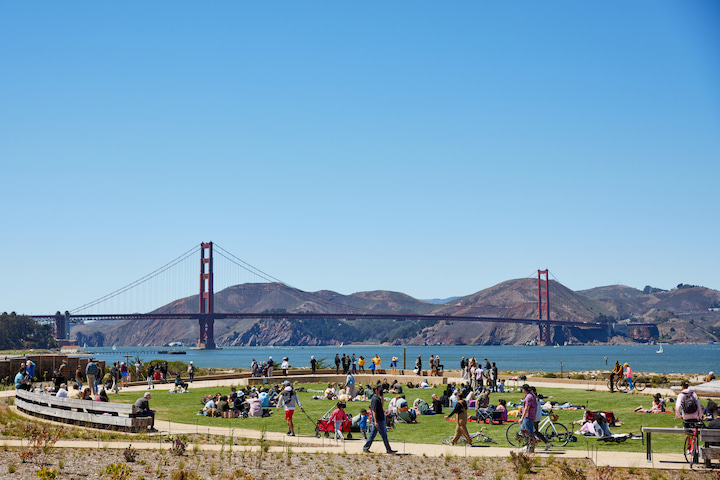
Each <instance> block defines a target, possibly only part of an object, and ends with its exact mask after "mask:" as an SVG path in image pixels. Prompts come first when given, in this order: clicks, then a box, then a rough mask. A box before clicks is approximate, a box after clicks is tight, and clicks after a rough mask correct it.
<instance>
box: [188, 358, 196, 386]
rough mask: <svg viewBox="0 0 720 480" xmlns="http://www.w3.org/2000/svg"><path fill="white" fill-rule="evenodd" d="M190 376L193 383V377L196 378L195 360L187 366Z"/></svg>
mask: <svg viewBox="0 0 720 480" xmlns="http://www.w3.org/2000/svg"><path fill="white" fill-rule="evenodd" d="M187 372H188V377H190V383H192V381H193V379H194V378H195V365H193V362H192V361H191V362H190V365H188V368H187Z"/></svg>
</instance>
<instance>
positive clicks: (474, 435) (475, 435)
mask: <svg viewBox="0 0 720 480" xmlns="http://www.w3.org/2000/svg"><path fill="white" fill-rule="evenodd" d="M484 430H485V427H482V428H481V429H480V431H478V432H475V433H471V434H470V438H471V439H472V440H473V441H475V440H476V439H478V440H482V441H483V442H490V443H498V442H496V441H495V440H493V439H492V438H491V437H489V436H488V435H486V434H485V433H484V432H483V431H484ZM454 437H455V435H448V436H447V437H443V438H442V440H441V441H442V443H444V444H445V445H452V439H453V438H454ZM466 443H467V440H466V439H465V437H460V439H459V440H458V441H457V443H456V444H455V445H464V444H466Z"/></svg>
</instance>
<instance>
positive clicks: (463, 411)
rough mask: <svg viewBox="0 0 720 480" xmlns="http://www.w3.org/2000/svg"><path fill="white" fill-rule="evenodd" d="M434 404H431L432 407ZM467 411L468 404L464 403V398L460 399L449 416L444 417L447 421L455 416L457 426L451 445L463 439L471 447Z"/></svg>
mask: <svg viewBox="0 0 720 480" xmlns="http://www.w3.org/2000/svg"><path fill="white" fill-rule="evenodd" d="M434 404H435V403H434V402H433V405H434ZM467 410H468V404H467V402H466V401H465V399H464V398H461V399H460V400H458V402H457V403H456V404H455V408H454V409H453V411H452V412H450V414H449V415H448V416H447V417H445V418H446V419H449V418H450V417H452V416H453V415H455V414H457V426H456V427H455V436H454V437H453V439H452V441H451V442H450V443H452V444H453V445H455V444H456V443H457V442H458V440H460V437H464V438H465V440H467V443H468V445H472V438H471V437H470V433H469V432H468V429H467V419H468V416H467Z"/></svg>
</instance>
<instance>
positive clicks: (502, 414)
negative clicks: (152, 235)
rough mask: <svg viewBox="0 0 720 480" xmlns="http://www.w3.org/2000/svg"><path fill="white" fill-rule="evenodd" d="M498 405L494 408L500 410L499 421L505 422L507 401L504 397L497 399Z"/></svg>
mask: <svg viewBox="0 0 720 480" xmlns="http://www.w3.org/2000/svg"><path fill="white" fill-rule="evenodd" d="M498 403H499V405H498V406H497V408H496V409H495V410H496V411H498V412H500V421H501V422H502V423H505V422H507V402H505V400H504V399H502V398H501V399H500V400H498Z"/></svg>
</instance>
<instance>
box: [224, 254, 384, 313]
mask: <svg viewBox="0 0 720 480" xmlns="http://www.w3.org/2000/svg"><path fill="white" fill-rule="evenodd" d="M213 245H214V246H215V249H216V250H215V253H217V254H218V255H220V256H221V257H223V258H225V259H226V260H228V261H229V262H231V263H234V264H235V265H237V266H239V267H240V268H243V269H245V270H247V271H248V272H250V273H252V274H254V275H257V276H258V277H260V278H262V279H263V280H266V281H268V282H270V283H277V284H279V285H280V286H282V287H283V288H286V289H288V290H292V291H294V292H296V293H299V294H300V295H302V296H304V297H306V298H308V299H311V300H314V301H316V302H318V303H320V304H324V305H325V306H328V307H335V308H339V309H341V310H343V311H344V312H347V313H353V312H361V313H374V312H373V311H372V310H369V309H366V308H361V307H353V306H351V305H347V304H345V303H339V302H335V301H333V300H328V299H327V298H323V297H321V296H319V295H315V294H314V293H310V292H306V291H305V290H302V289H299V288H297V287H294V286H292V285H290V284H288V283H286V282H283V281H282V280H280V279H278V278H275V277H273V276H272V275H270V274H269V273H265V272H263V271H262V270H260V269H259V268H256V267H254V266H252V265H250V264H249V263H247V262H246V261H245V260H243V259H241V258H238V257H237V256H235V255H233V254H232V253H230V252H229V251H227V250H225V249H224V248H222V247H221V246H219V245H218V244H217V243H213ZM230 257H232V258H230Z"/></svg>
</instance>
